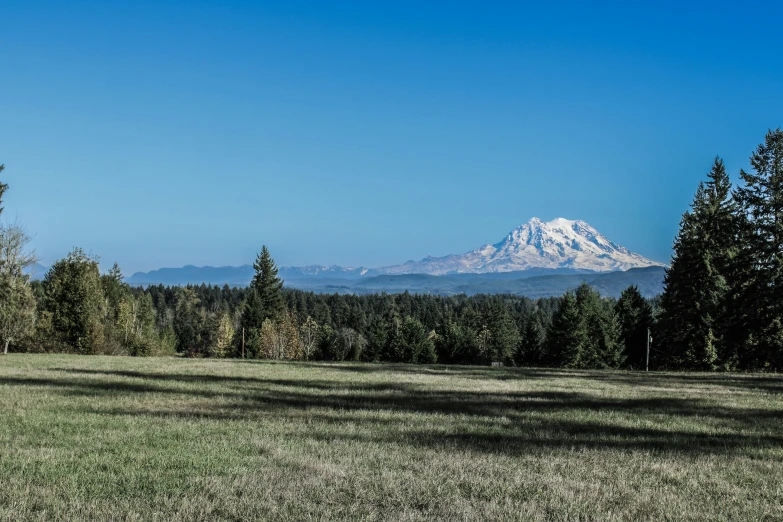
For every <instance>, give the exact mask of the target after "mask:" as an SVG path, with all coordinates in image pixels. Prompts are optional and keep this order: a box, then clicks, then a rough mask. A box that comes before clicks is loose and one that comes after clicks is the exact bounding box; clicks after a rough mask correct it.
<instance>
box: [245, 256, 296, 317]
mask: <svg viewBox="0 0 783 522" xmlns="http://www.w3.org/2000/svg"><path fill="white" fill-rule="evenodd" d="M253 268H254V269H255V275H254V276H253V280H252V281H251V282H250V289H249V291H248V297H247V301H246V302H245V307H244V311H243V316H242V327H243V328H245V329H247V330H251V329H253V330H257V331H260V329H261V326H262V325H263V324H264V322H265V321H266V320H271V321H277V320H280V319H281V318H282V317H283V315H284V314H285V309H286V305H285V301H284V300H283V294H282V288H283V281H282V280H281V279H280V278H279V277H277V266H275V262H274V261H273V260H272V256H271V255H270V254H269V249H267V247H266V245H264V246H263V247H262V248H261V253H260V254H258V257H257V258H256V260H255V262H254V263H253Z"/></svg>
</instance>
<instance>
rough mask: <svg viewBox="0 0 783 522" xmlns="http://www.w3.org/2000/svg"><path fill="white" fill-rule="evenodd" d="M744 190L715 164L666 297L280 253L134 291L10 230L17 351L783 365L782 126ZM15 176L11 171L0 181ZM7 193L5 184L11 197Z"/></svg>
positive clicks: (4, 312) (1, 233)
mask: <svg viewBox="0 0 783 522" xmlns="http://www.w3.org/2000/svg"><path fill="white" fill-rule="evenodd" d="M750 163H751V166H752V167H753V170H752V172H750V173H749V172H745V171H744V170H743V171H741V172H740V177H741V180H742V184H741V185H740V186H737V187H733V186H732V184H731V182H730V180H729V176H728V174H727V173H726V169H725V166H724V164H723V162H722V161H721V160H720V159H716V160H715V162H714V165H713V167H712V170H711V171H710V172H709V174H708V176H707V179H706V181H704V182H702V183H701V184H700V185H699V187H698V189H697V191H696V194H695V196H694V200H693V203H692V205H691V208H690V209H689V210H688V211H687V212H686V213H685V214H684V215H683V217H682V221H681V224H680V231H679V233H678V235H677V238H676V240H675V243H674V255H673V257H672V261H671V266H670V267H669V268H668V269H667V272H666V276H665V291H664V293H663V294H662V295H661V296H659V297H658V298H655V299H652V300H647V299H645V298H643V297H642V295H641V294H640V293H639V291H638V289H637V288H636V287H629V288H628V289H626V290H625V291H624V292H623V293H622V295H621V296H620V298H619V299H616V300H615V299H609V298H604V297H602V296H601V295H600V294H599V293H598V292H597V291H596V290H594V289H592V288H590V287H589V286H588V285H586V284H582V285H581V286H579V287H578V288H576V289H575V290H573V291H570V292H567V293H566V294H565V295H563V296H562V297H557V298H546V299H538V300H532V299H528V298H526V297H520V296H514V295H477V296H472V297H468V296H465V295H457V296H448V297H444V296H433V295H414V294H409V293H407V292H406V293H402V294H378V295H366V296H356V295H337V294H335V295H324V294H314V293H311V292H304V291H299V290H293V289H288V288H284V287H283V281H282V280H281V279H280V277H278V271H277V267H276V265H275V263H274V261H273V259H272V257H271V255H270V253H269V251H268V249H267V248H266V247H263V248H262V251H261V253H259V255H258V257H257V259H256V261H255V263H254V265H253V266H254V269H255V275H254V277H253V279H252V281H251V283H250V285H249V287H247V288H230V287H228V286H224V287H222V288H221V287H217V286H208V285H200V286H196V285H189V286H185V287H164V286H149V287H146V288H131V287H130V286H129V285H127V284H126V283H124V282H123V277H122V273H121V271H120V269H119V267H118V266H117V265H116V264H115V265H114V266H113V267H112V269H111V270H109V272H108V273H106V274H104V275H101V274H100V272H99V268H98V260H97V259H96V258H94V257H91V256H88V255H87V254H85V253H84V252H83V251H82V250H80V249H78V248H77V249H74V251H73V252H71V253H70V254H69V255H68V256H67V257H66V258H64V259H62V260H59V261H57V262H56V263H55V264H54V265H53V266H52V267H51V268H50V269H49V271H48V273H47V274H46V276H45V277H44V279H43V280H42V281H30V278H29V276H28V275H27V270H28V269H29V267H30V266H32V265H33V264H34V263H35V257H34V256H33V255H31V254H29V253H28V251H27V249H26V247H27V245H28V243H29V237H28V236H27V235H26V234H25V233H24V231H23V230H22V229H21V228H20V227H18V226H16V225H12V226H2V228H0V250H2V256H1V257H0V341H1V342H2V343H3V346H4V350H5V351H8V350H9V348H10V350H11V351H27V352H74V353H84V354H125V355H137V356H143V355H175V354H181V355H184V356H188V357H246V358H266V359H279V360H330V361H346V360H355V361H370V362H379V361H386V362H405V363H436V362H437V363H444V364H482V365H487V364H491V363H502V364H505V365H519V366H551V367H566V368H629V369H644V368H645V366H646V364H647V357H648V350H647V347H648V342H649V340H650V337H649V334H648V332H652V334H653V335H652V338H653V339H654V343H653V345H652V352H650V357H649V361H650V367H651V368H652V369H683V370H767V371H779V370H781V369H783V326H782V325H781V322H782V319H781V318H782V317H783V255H782V254H783V132H781V131H780V129H778V130H776V131H770V132H769V133H768V134H767V135H766V137H765V140H764V143H762V144H761V145H759V147H758V149H757V150H756V151H755V152H754V154H753V156H752V157H751V161H750ZM1 171H2V167H0V172H1ZM6 189H7V185H3V184H0V212H2V206H1V202H2V195H3V193H4V192H5V190H6Z"/></svg>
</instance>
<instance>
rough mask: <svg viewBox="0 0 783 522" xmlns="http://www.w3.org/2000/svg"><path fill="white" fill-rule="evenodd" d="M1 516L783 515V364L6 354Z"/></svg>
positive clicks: (0, 390)
mask: <svg viewBox="0 0 783 522" xmlns="http://www.w3.org/2000/svg"><path fill="white" fill-rule="evenodd" d="M0 519H3V520H25V519H27V520H38V519H42V520H43V519H46V520H175V519H176V520H269V519H282V520H311V519H316V520H329V519H357V520H380V519H384V520H390V519H391V520H424V519H427V520H434V519H440V520H489V519H495V520H512V519H516V520H678V521H679V520H710V521H715V520H783V379H781V377H779V376H778V377H776V376H750V375H714V374H660V373H653V374H638V373H625V372H601V371H595V372H589V371H559V370H515V369H498V368H492V369H490V368H470V367H445V366H431V367H419V366H404V365H400V366H394V365H365V364H313V363H310V364H308V363H288V364H286V363H271V362H261V361H252V362H250V361H247V362H245V361H215V360H183V359H132V358H123V357H78V356H55V355H9V356H7V357H0Z"/></svg>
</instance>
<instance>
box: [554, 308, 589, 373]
mask: <svg viewBox="0 0 783 522" xmlns="http://www.w3.org/2000/svg"><path fill="white" fill-rule="evenodd" d="M586 338H587V334H586V331H585V325H584V321H583V319H582V317H581V315H580V314H579V308H578V307H577V304H576V297H575V296H574V293H573V292H566V294H565V295H564V296H563V297H562V299H561V300H560V304H559V306H558V307H557V310H555V313H554V315H553V316H552V323H551V324H550V325H549V328H548V330H547V335H546V355H547V357H546V359H545V362H546V363H547V364H548V365H552V366H566V367H573V366H575V365H576V364H577V361H578V359H579V355H580V354H581V352H582V349H583V347H584V345H585V343H586V341H587V339H586Z"/></svg>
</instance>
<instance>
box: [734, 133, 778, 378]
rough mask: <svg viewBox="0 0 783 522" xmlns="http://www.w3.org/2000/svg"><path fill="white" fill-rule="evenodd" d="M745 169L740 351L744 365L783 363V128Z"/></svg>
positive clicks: (738, 288) (738, 278)
mask: <svg viewBox="0 0 783 522" xmlns="http://www.w3.org/2000/svg"><path fill="white" fill-rule="evenodd" d="M750 163H751V166H752V167H753V172H745V171H744V170H742V171H740V176H741V178H742V181H743V186H740V187H738V188H737V190H736V191H735V199H736V201H737V203H738V205H739V207H740V213H739V229H740V231H739V236H740V240H741V241H740V243H741V245H742V249H741V251H740V253H739V255H738V256H737V262H736V264H735V267H736V270H735V271H734V273H733V276H734V277H733V279H732V286H733V289H734V291H735V292H736V294H737V296H738V298H737V301H738V305H737V306H736V307H734V310H735V311H736V312H737V313H736V317H737V320H736V321H735V323H734V324H733V325H732V326H733V327H734V328H735V329H740V331H742V332H747V336H746V338H745V339H743V340H742V345H743V347H744V349H743V351H742V353H740V355H739V357H740V358H741V359H742V361H743V363H744V365H745V366H754V367H765V366H771V367H772V368H774V369H777V370H780V369H783V131H781V129H777V130H774V131H769V132H768V133H767V135H766V137H765V139H764V143H762V144H760V145H759V146H758V148H757V149H756V151H755V153H754V154H753V155H752V156H751V158H750Z"/></svg>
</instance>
